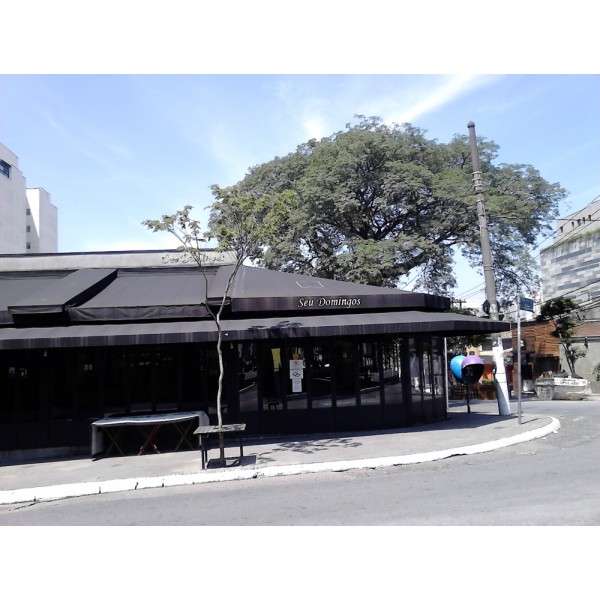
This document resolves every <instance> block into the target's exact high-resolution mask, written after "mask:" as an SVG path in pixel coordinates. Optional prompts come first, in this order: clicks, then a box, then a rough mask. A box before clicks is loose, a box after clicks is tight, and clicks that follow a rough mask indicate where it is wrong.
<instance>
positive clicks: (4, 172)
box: [0, 160, 10, 177]
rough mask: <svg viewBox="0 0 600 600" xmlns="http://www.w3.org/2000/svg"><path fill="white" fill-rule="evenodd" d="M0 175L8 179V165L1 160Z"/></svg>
mask: <svg viewBox="0 0 600 600" xmlns="http://www.w3.org/2000/svg"><path fill="white" fill-rule="evenodd" d="M0 174H2V175H4V176H5V177H10V165H9V164H8V163H7V162H4V161H3V160H0Z"/></svg>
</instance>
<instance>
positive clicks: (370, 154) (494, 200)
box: [210, 117, 565, 297]
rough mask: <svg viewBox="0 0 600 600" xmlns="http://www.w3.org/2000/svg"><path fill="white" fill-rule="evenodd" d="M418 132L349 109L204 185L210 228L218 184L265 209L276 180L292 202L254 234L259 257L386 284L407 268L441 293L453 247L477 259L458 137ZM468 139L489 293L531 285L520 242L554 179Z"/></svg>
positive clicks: (551, 194) (541, 214) (282, 266)
mask: <svg viewBox="0 0 600 600" xmlns="http://www.w3.org/2000/svg"><path fill="white" fill-rule="evenodd" d="M425 133H426V132H425V131H423V130H421V129H419V128H417V127H413V126H412V125H409V124H405V125H402V126H400V125H391V126H388V125H385V124H383V123H382V121H381V119H379V118H377V117H371V118H366V117H358V118H357V123H355V124H348V125H347V126H346V129H345V130H343V131H340V132H337V133H334V134H333V135H331V136H329V137H326V138H323V139H321V140H315V139H312V140H309V141H308V142H306V143H304V144H301V145H300V146H298V148H297V149H296V150H295V151H294V152H292V153H290V154H288V155H287V156H284V157H276V158H274V159H273V160H271V161H269V162H267V163H264V164H262V165H257V166H255V167H253V168H251V169H250V170H249V172H248V174H247V175H246V177H245V178H244V179H243V180H241V181H240V182H238V183H237V184H236V185H235V186H232V187H231V188H225V189H222V188H219V187H218V186H213V194H214V196H215V198H216V203H215V204H214V205H213V210H212V215H213V218H212V219H211V223H210V225H211V230H212V231H213V233H214V234H215V235H217V229H218V227H220V234H219V235H217V237H218V238H220V237H221V236H222V235H224V234H225V231H224V230H223V224H224V223H223V220H222V219H221V220H219V218H218V217H219V215H220V214H223V211H224V209H223V205H226V204H227V203H228V202H229V197H230V196H232V197H238V196H239V195H240V194H241V195H242V196H243V197H249V198H253V199H254V201H255V202H257V203H259V204H257V207H258V210H260V211H262V218H266V217H267V216H268V212H269V211H268V203H267V206H266V207H265V203H264V202H259V201H260V199H261V198H262V197H263V196H269V197H277V195H278V194H280V193H282V192H287V193H288V194H290V196H288V206H289V207H292V206H293V209H290V211H289V215H288V218H287V219H286V220H285V222H284V223H283V224H282V225H281V226H280V229H279V230H278V232H277V233H276V235H273V236H270V240H269V243H266V244H264V245H263V246H262V248H261V252H260V253H259V255H257V256H256V258H257V260H258V261H259V263H260V264H262V265H264V266H266V267H268V268H272V269H277V270H282V271H289V272H299V273H304V274H307V275H312V276H320V277H327V278H331V279H341V280H346V281H353V282H358V283H366V284H371V285H381V286H390V287H395V286H397V285H398V284H399V282H400V281H401V280H402V278H403V276H410V278H411V279H414V281H415V282H416V287H417V289H421V290H424V291H428V292H432V293H441V294H447V295H451V291H452V289H453V288H454V287H455V285H456V281H455V276H454V273H453V264H454V249H455V248H458V249H459V250H460V252H461V253H462V257H463V259H464V260H466V261H468V263H469V264H470V265H472V266H473V267H480V265H481V249H480V236H479V225H478V220H477V211H476V205H475V197H474V192H473V185H472V167H471V154H470V148H469V141H468V136H467V135H466V134H465V135H456V136H455V137H454V138H453V139H452V141H451V142H450V143H447V144H443V143H440V142H438V141H437V140H431V139H427V137H426V136H425ZM478 149H479V159H480V163H481V170H482V173H483V182H484V185H485V191H484V197H485V202H486V212H487V217H488V226H489V231H490V238H491V244H492V250H493V255H494V270H495V273H496V277H497V283H496V285H497V289H498V296H499V297H502V296H503V295H504V297H512V296H514V295H515V294H514V286H515V280H521V282H524V283H522V284H521V288H522V289H529V291H534V290H535V287H536V282H537V277H536V264H535V261H534V260H533V259H532V257H531V255H530V251H531V249H532V247H533V246H534V244H535V241H536V238H537V237H538V235H539V234H543V233H546V232H547V231H549V230H550V226H549V224H550V220H551V219H552V218H554V217H556V216H557V207H558V203H559V201H560V200H561V199H562V198H563V197H564V196H565V191H564V190H563V189H562V188H561V187H560V186H559V185H558V184H550V183H548V182H547V181H545V180H544V179H543V178H542V177H541V175H540V173H539V172H538V171H537V170H536V169H535V168H534V167H532V166H530V165H524V164H517V165H507V164H499V165H496V164H495V160H496V159H497V156H498V146H497V145H496V144H495V143H494V142H491V141H486V140H485V139H483V138H481V139H479V140H478ZM234 192H235V193H234ZM292 196H293V198H294V201H293V202H292V201H290V200H289V198H291V197H292ZM219 205H221V208H219Z"/></svg>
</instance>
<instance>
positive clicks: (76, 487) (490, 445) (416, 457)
mask: <svg viewBox="0 0 600 600" xmlns="http://www.w3.org/2000/svg"><path fill="white" fill-rule="evenodd" d="M550 419H551V422H550V424H549V425H545V426H544V427H540V428H539V429H535V430H533V431H528V432H526V433H519V434H517V435H513V436H511V437H507V438H503V439H500V440H494V441H491V442H483V443H481V444H474V445H471V446H462V447H458V448H451V449H448V450H436V451H432V452H424V453H421V454H408V455H404V456H388V457H383V458H366V459H358V460H348V461H331V462H321V463H305V464H296V465H288V466H279V467H278V466H271V467H261V468H254V469H244V468H240V469H237V470H231V471H215V472H213V473H207V472H206V471H203V472H200V473H194V474H192V475H164V476H159V477H136V478H130V479H113V480H109V481H102V482H87V483H67V484H61V485H50V486H44V487H35V488H25V489H21V490H7V491H0V505H2V504H20V503H36V502H49V501H51V500H63V499H66V498H75V497H80V496H92V495H95V494H108V493H111V492H127V491H134V490H147V489H153V488H163V487H172V486H178V485H196V484H200V483H217V482H222V481H243V480H247V479H258V478H262V477H280V476H284V475H304V474H309V473H323V472H334V473H335V472H342V471H350V470H353V469H377V468H381V467H394V466H399V465H413V464H418V463H423V462H432V461H436V460H442V459H444V458H450V457H451V456H460V455H465V454H481V453H484V452H490V451H492V450H498V449H500V448H506V447H507V446H513V445H515V444H520V443H523V442H529V441H531V440H534V439H539V438H542V437H545V436H547V435H549V434H551V433H557V432H558V430H559V429H560V421H559V420H558V419H556V418H555V417H550Z"/></svg>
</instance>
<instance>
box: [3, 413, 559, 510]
mask: <svg viewBox="0 0 600 600" xmlns="http://www.w3.org/2000/svg"><path fill="white" fill-rule="evenodd" d="M471 406H472V412H471V413H470V414H469V413H467V409H466V407H462V406H461V407H451V408H450V411H449V418H448V419H447V420H444V421H441V422H438V423H433V424H430V425H424V426H420V427H414V428H406V429H393V430H386V431H375V432H373V431H369V432H350V433H347V434H331V435H304V436H286V437H250V436H249V437H247V438H246V439H245V442H244V458H243V460H242V462H241V464H240V461H239V446H236V445H235V442H232V443H231V445H229V442H228V446H227V448H226V457H227V467H225V468H219V467H218V464H217V459H218V450H217V449H212V450H211V451H209V455H208V457H209V464H208V469H206V470H204V471H203V470H202V468H201V458H200V451H199V450H198V451H195V450H194V451H192V450H188V451H180V452H167V453H165V454H146V455H143V456H125V457H121V456H110V457H108V458H100V459H98V460H91V459H90V457H89V456H78V457H65V458H60V459H56V458H53V459H43V460H42V459H38V460H34V459H31V460H30V461H27V462H26V461H24V460H20V461H16V460H15V461H9V460H4V461H1V462H0V504H16V503H22V502H41V501H48V500H57V499H61V498H69V497H75V496H86V495H92V494H98V493H108V492H117V491H128V490H136V489H138V490H139V489H148V488H155V487H167V486H174V485H193V484H201V483H213V482H219V481H233V480H241V479H253V478H257V477H274V476H281V475H297V474H301V473H317V472H322V471H346V470H350V469H365V468H368V469H373V468H378V467H388V466H394V465H404V464H415V463H420V462H427V461H433V460H440V459H443V458H448V457H450V456H456V455H461V454H476V453H480V452H489V451H491V450H496V449H498V448H503V447H506V446H510V445H513V444H518V443H521V442H526V441H530V440H533V439H536V438H540V437H544V436H546V435H549V434H550V433H555V432H556V431H558V430H559V428H560V423H559V421H558V420H557V419H555V418H553V417H548V416H537V415H534V414H529V413H528V414H526V415H523V417H522V422H521V424H519V422H518V417H517V415H516V414H513V415H511V416H509V417H503V416H499V415H498V407H497V404H496V402H481V403H473V402H472V404H471Z"/></svg>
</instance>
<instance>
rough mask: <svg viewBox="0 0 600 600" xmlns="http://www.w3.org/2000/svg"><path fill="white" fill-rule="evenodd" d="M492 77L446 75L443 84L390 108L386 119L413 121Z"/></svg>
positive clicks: (390, 120)
mask: <svg viewBox="0 0 600 600" xmlns="http://www.w3.org/2000/svg"><path fill="white" fill-rule="evenodd" d="M436 79H437V78H436ZM491 79H492V78H491V77H487V76H481V75H447V76H444V78H443V83H442V84H441V85H436V86H435V87H434V88H433V89H430V90H427V91H424V92H422V96H421V97H420V98H419V99H417V100H415V101H414V102H413V103H412V104H410V105H408V106H405V107H401V108H396V109H393V110H390V111H389V112H388V114H387V115H386V116H385V120H386V121H388V122H395V123H413V122H414V121H415V120H416V119H418V118H419V117H422V116H423V115H424V114H426V113H429V112H432V111H435V110H437V109H438V108H441V107H442V106H444V105H445V104H448V103H449V102H452V101H454V100H456V98H458V97H460V96H462V95H464V94H466V93H468V92H471V91H472V90H473V89H475V88H477V87H480V86H481V85H484V84H486V83H488V82H489V81H490V80H491Z"/></svg>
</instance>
